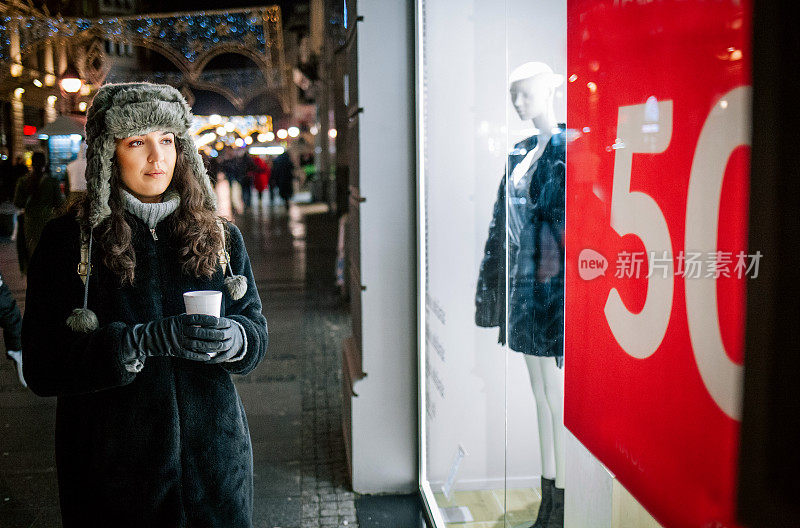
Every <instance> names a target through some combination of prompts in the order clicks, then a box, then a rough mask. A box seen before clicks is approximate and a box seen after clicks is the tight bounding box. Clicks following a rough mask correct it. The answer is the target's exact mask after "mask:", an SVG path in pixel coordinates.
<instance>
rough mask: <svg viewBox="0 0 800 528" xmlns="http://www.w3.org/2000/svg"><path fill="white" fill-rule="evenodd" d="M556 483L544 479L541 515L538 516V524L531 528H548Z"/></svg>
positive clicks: (540, 507)
mask: <svg viewBox="0 0 800 528" xmlns="http://www.w3.org/2000/svg"><path fill="white" fill-rule="evenodd" d="M555 485H556V481H555V480H552V479H549V478H544V477H542V502H541V503H540V504H539V513H538V515H536V522H535V523H533V524H532V525H531V527H530V528H546V527H547V526H549V525H548V524H547V522H548V519H550V511H551V510H552V509H553V488H554V487H555Z"/></svg>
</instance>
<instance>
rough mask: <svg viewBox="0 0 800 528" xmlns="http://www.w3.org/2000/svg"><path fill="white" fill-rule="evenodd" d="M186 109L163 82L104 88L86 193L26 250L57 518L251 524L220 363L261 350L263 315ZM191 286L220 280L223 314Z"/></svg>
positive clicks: (241, 439) (29, 315) (93, 112)
mask: <svg viewBox="0 0 800 528" xmlns="http://www.w3.org/2000/svg"><path fill="white" fill-rule="evenodd" d="M191 117H192V116H191V113H190V111H189V107H188V106H187V104H186V102H185V101H184V99H183V97H182V96H181V95H180V93H179V92H178V91H177V90H175V89H174V88H171V87H169V86H162V85H153V84H146V83H141V84H119V85H106V86H103V87H102V88H101V89H100V90H99V91H98V92H97V95H96V96H95V99H94V101H93V103H92V107H91V108H90V110H89V114H88V119H87V123H86V138H87V143H88V152H87V169H86V179H87V195H86V197H85V198H84V199H83V200H82V201H80V202H78V203H77V204H76V206H75V207H74V208H73V210H74V212H73V213H72V214H67V215H65V216H62V217H60V218H57V219H55V220H53V221H52V222H50V223H49V224H48V225H47V226H46V227H45V229H44V232H43V233H42V238H41V241H40V244H39V247H38V248H37V250H36V252H35V254H34V256H33V259H32V261H31V266H30V271H29V276H28V292H27V301H26V310H25V316H24V320H23V329H22V340H23V351H24V353H23V358H24V362H23V364H24V372H25V377H26V379H27V381H28V384H29V386H30V388H31V389H32V390H33V391H34V392H35V393H36V394H38V395H40V396H58V410H57V415H56V463H57V468H58V480H59V494H60V502H61V513H62V518H63V525H64V528H70V527H93V526H116V527H128V526H131V527H132V526H137V527H144V526H147V527H161V526H164V527H167V526H169V527H179V526H180V527H199V526H208V527H226V528H227V527H237V528H238V527H250V526H251V525H252V507H253V504H252V493H253V492H252V488H253V484H252V479H253V465H252V447H251V442H250V434H249V430H248V426H247V419H246V417H245V413H244V409H243V407H242V402H241V400H240V399H239V396H238V394H237V392H236V389H235V387H234V385H233V382H232V381H231V376H230V375H231V374H246V373H248V372H250V371H251V370H253V369H254V368H255V367H256V365H258V363H259V361H261V359H262V358H263V357H264V353H265V352H266V348H267V340H268V337H267V325H266V320H265V319H264V317H263V315H261V300H260V298H259V296H258V292H257V291H256V285H255V282H254V279H253V273H252V271H251V267H250V262H249V259H248V256H247V252H246V251H245V248H244V244H243V241H242V236H241V233H240V232H239V230H238V229H236V227H234V226H232V225H230V224H223V223H222V222H221V221H220V220H218V218H217V217H216V216H215V214H214V207H215V203H214V202H215V200H214V195H213V193H212V190H211V186H210V183H209V180H208V176H207V174H206V172H205V170H204V169H203V165H202V161H201V160H200V156H199V154H198V153H197V150H196V149H195V147H194V144H193V142H192V139H191V137H190V136H189V134H188V127H189V124H190V123H191ZM76 270H77V271H76ZM226 275H227V278H226ZM231 275H232V276H231ZM190 290H221V291H222V292H223V301H222V308H221V313H222V317H219V318H218V317H213V316H210V315H186V314H182V312H184V305H183V300H182V294H183V293H184V292H186V291H190ZM81 303H83V307H82V308H75V307H76V306H80V304H81ZM181 314H182V315H181Z"/></svg>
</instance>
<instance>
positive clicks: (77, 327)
mask: <svg viewBox="0 0 800 528" xmlns="http://www.w3.org/2000/svg"><path fill="white" fill-rule="evenodd" d="M67 326H68V327H69V328H70V330H72V331H73V332H86V333H88V332H91V331H92V330H97V327H98V326H100V324H99V323H98V322H97V315H95V313H94V312H93V311H91V310H89V309H88V308H75V309H74V310H72V315H70V316H69V317H67Z"/></svg>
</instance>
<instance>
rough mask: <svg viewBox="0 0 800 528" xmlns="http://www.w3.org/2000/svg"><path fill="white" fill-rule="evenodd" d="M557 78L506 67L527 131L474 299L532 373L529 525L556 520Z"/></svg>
mask: <svg viewBox="0 0 800 528" xmlns="http://www.w3.org/2000/svg"><path fill="white" fill-rule="evenodd" d="M563 82H564V77H563V76H562V75H559V74H556V73H554V72H553V70H552V69H551V68H550V67H549V66H548V65H547V64H545V63H543V62H527V63H525V64H522V65H521V66H519V67H518V68H516V69H515V70H514V71H513V72H512V73H511V76H510V78H509V92H510V96H511V102H512V104H513V105H514V109H515V110H516V112H517V115H518V116H519V118H520V119H521V120H522V121H523V122H527V121H530V122H532V124H533V126H534V128H535V133H534V135H532V136H530V137H528V138H526V139H524V140H523V141H520V142H519V143H517V144H516V145H515V146H514V148H513V149H512V151H511V153H510V154H509V156H508V162H507V167H506V175H505V176H504V177H503V179H502V180H501V181H500V186H499V189H498V193H497V201H496V203H495V206H494V210H493V216H492V220H491V223H490V226H489V236H488V239H487V241H486V245H485V250H484V258H483V261H482V263H481V267H480V274H479V278H478V287H477V292H476V297H475V300H476V312H475V322H476V324H477V325H478V326H482V327H499V329H500V335H499V341H500V342H501V343H505V342H506V340H507V341H508V346H509V348H511V350H513V351H515V352H519V353H522V354H524V358H525V364H526V366H527V369H528V373H529V376H530V381H531V386H532V388H533V394H534V399H535V402H536V416H537V422H538V428H539V446H540V455H541V462H542V480H541V486H542V487H541V490H542V501H541V505H540V508H539V512H538V517H537V520H536V522H535V523H534V525H533V526H534V527H541V526H547V527H561V526H563V522H564V521H563V518H564V441H565V429H564V426H563V397H564V376H563V370H562V367H563V335H564V265H563V263H564V200H565V173H566V166H565V130H566V126H565V125H564V124H563V123H558V122H557V120H556V117H555V110H554V94H555V89H556V88H557V87H559V86H560V85H561V84H562V83H563ZM506 295H508V300H507V302H506Z"/></svg>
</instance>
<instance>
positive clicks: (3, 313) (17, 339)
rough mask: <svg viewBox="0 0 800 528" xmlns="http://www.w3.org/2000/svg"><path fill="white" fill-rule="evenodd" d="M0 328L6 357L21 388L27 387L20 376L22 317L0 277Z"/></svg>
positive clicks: (23, 377)
mask: <svg viewBox="0 0 800 528" xmlns="http://www.w3.org/2000/svg"><path fill="white" fill-rule="evenodd" d="M0 327H2V328H3V341H4V343H5V345H6V357H7V358H8V359H10V360H12V361H14V364H15V366H16V370H17V376H18V377H19V382H20V383H21V384H22V386H23V387H27V386H28V385H27V384H26V383H25V376H23V374H22V339H21V334H22V317H21V316H20V314H19V307H18V306H17V301H16V299H14V296H13V295H12V294H11V290H10V289H9V287H8V285H7V284H6V282H5V281H4V280H3V277H0Z"/></svg>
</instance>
